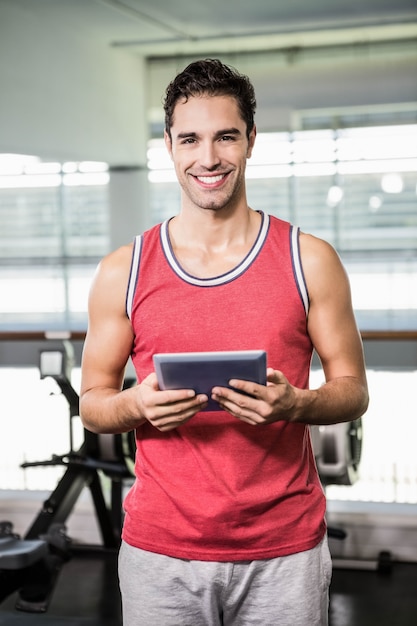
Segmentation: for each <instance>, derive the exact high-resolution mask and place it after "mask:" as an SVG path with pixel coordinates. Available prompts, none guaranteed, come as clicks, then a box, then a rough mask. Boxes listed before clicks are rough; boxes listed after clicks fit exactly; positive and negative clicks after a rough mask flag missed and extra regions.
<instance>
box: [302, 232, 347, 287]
mask: <svg viewBox="0 0 417 626" xmlns="http://www.w3.org/2000/svg"><path fill="white" fill-rule="evenodd" d="M300 256H301V263H302V266H303V272H304V276H305V280H306V283H307V287H308V291H309V294H310V297H312V296H313V297H314V294H315V293H316V294H317V292H320V293H321V294H324V293H326V292H330V291H331V292H332V293H333V294H335V293H337V292H338V291H339V290H340V291H345V290H346V289H349V285H348V278H347V273H346V270H345V268H344V266H343V263H342V261H341V259H340V257H339V255H338V253H337V252H336V250H335V249H334V247H333V246H332V245H331V244H330V243H328V242H327V241H325V240H324V239H320V238H319V237H315V236H314V235H309V234H306V233H303V232H300Z"/></svg>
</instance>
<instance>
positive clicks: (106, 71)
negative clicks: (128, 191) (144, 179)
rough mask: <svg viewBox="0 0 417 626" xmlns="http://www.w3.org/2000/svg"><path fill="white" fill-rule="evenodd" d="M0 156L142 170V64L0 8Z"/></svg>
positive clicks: (63, 26)
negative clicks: (31, 156) (12, 154)
mask: <svg viewBox="0 0 417 626" xmlns="http://www.w3.org/2000/svg"><path fill="white" fill-rule="evenodd" d="M0 9H1V10H0V93H1V97H0V128H1V132H0V152H20V153H23V154H35V155H39V156H41V157H43V158H45V159H56V160H61V161H65V160H99V161H106V162H108V163H110V164H115V165H143V164H144V163H145V158H146V154H145V149H144V146H145V142H146V136H147V130H146V129H147V120H146V104H145V93H144V89H143V85H144V83H145V68H144V62H143V60H142V59H141V58H140V57H135V56H133V55H130V54H128V53H125V52H123V51H120V50H118V49H116V48H111V47H110V46H108V44H107V43H106V42H104V41H102V42H101V41H100V39H98V38H94V37H91V38H89V37H88V33H87V34H86V33H85V32H78V31H77V30H75V29H73V28H71V24H70V23H68V22H67V21H66V20H64V19H63V20H62V21H61V22H58V23H57V21H56V20H55V21H51V23H50V24H49V25H47V27H45V22H44V20H42V21H40V20H39V19H37V15H36V2H34V3H33V9H34V10H33V11H31V12H29V11H28V10H23V9H22V8H20V7H19V6H18V5H17V6H16V5H13V3H7V4H4V5H2V6H1V7H0Z"/></svg>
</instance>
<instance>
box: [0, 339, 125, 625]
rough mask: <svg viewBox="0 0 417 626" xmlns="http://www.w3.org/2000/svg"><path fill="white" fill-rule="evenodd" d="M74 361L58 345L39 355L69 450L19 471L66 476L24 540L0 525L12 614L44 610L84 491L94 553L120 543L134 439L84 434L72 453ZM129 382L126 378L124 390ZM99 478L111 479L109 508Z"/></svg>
mask: <svg viewBox="0 0 417 626" xmlns="http://www.w3.org/2000/svg"><path fill="white" fill-rule="evenodd" d="M73 356H74V355H73V347H72V345H71V344H70V343H69V342H68V341H63V343H62V349H59V350H46V351H42V352H41V354H40V365H39V369H40V374H41V378H46V377H48V376H49V377H51V378H53V379H54V380H55V381H56V382H57V384H58V386H59V388H60V391H61V393H62V394H63V395H64V397H65V399H66V400H67V403H68V408H69V431H70V450H69V452H68V453H67V454H65V455H61V456H58V455H53V456H52V457H51V458H50V459H48V460H44V461H33V462H26V463H23V464H22V467H23V468H28V467H46V466H57V465H60V466H63V467H64V468H65V472H64V474H63V476H62V478H61V479H60V480H59V482H58V484H57V486H56V488H55V489H54V491H53V492H52V493H51V494H50V496H49V497H48V498H47V500H45V501H44V502H43V504H42V506H41V509H40V511H39V513H38V514H37V516H36V517H35V519H34V521H33V522H32V524H31V525H30V528H29V529H28V530H27V532H26V534H25V535H24V537H23V538H21V537H19V536H18V535H16V534H15V533H14V532H13V526H12V524H11V523H10V522H2V523H0V602H1V601H2V600H4V599H5V597H7V596H8V595H10V594H11V593H13V592H15V591H17V590H18V592H19V593H18V598H17V602H16V608H17V609H20V610H23V611H28V612H37V613H40V612H45V611H46V610H47V608H48V605H49V601H50V598H51V594H52V592H53V588H54V586H55V582H56V579H57V576H58V573H59V570H60V568H61V567H62V565H63V564H64V563H65V561H67V560H68V559H69V558H70V556H71V553H72V551H73V550H74V549H75V546H74V545H73V544H72V542H71V540H70V539H69V537H67V535H66V526H65V523H66V521H67V519H68V517H69V515H70V514H71V512H72V511H73V509H74V506H75V504H76V502H77V500H78V498H79V496H80V495H81V493H82V491H83V489H85V488H88V489H89V490H90V493H91V496H92V501H93V505H94V509H95V514H96V519H97V523H98V527H99V530H100V535H101V539H102V545H100V546H94V547H95V548H96V549H110V550H112V549H116V548H117V547H118V546H119V543H120V535H121V527H122V498H123V484H124V481H125V480H127V479H132V478H133V464H134V454H135V440H134V434H133V433H127V434H124V435H97V434H94V433H92V432H90V431H87V430H86V429H84V430H83V442H82V444H81V446H80V447H79V448H78V449H77V450H75V449H74V437H73V419H74V417H76V416H78V415H79V396H78V393H77V392H76V391H75V389H74V388H73V386H72V384H71V370H72V367H73V362H74V359H73ZM134 382H135V381H134V380H133V379H130V378H126V380H125V383H124V387H125V388H126V387H128V386H131V385H132V384H134ZM104 477H106V478H107V479H110V502H109V503H108V502H107V500H106V496H105V490H104V488H103V478H104ZM83 548H84V549H85V546H83Z"/></svg>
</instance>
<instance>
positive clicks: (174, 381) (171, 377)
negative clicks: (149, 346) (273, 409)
mask: <svg viewBox="0 0 417 626" xmlns="http://www.w3.org/2000/svg"><path fill="white" fill-rule="evenodd" d="M153 362H154V367H155V372H156V375H157V378H158V384H159V387H160V388H161V389H194V391H195V392H196V393H197V394H199V393H204V394H206V395H207V396H208V398H209V403H208V406H207V407H206V409H205V411H220V410H221V409H220V406H219V405H218V403H217V402H214V401H213V400H211V398H210V396H211V390H212V389H213V387H216V386H219V387H230V385H229V380H230V379H231V378H238V379H241V380H249V381H251V382H256V383H259V384H261V385H265V384H266V352H265V351H264V350H243V351H241V350H238V351H234V352H179V353H169V354H155V355H154V357H153Z"/></svg>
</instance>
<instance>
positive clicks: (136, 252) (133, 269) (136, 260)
mask: <svg viewBox="0 0 417 626" xmlns="http://www.w3.org/2000/svg"><path fill="white" fill-rule="evenodd" d="M142 241H143V237H142V235H137V236H136V237H135V240H134V242H133V253H132V262H131V265H130V274H129V281H128V284H127V293H126V315H127V317H128V318H129V319H130V320H131V318H132V307H133V299H134V297H135V291H136V285H137V282H138V275H139V264H140V253H141V251H142Z"/></svg>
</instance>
